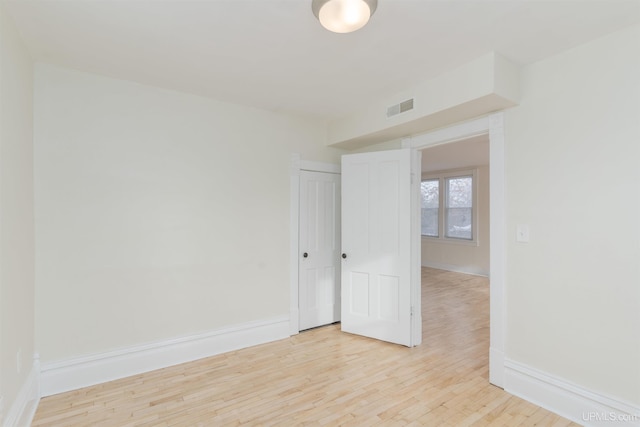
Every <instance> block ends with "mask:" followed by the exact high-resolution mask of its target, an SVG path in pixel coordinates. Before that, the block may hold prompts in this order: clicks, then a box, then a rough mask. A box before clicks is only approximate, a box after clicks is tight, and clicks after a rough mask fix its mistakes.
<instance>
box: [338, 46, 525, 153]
mask: <svg viewBox="0 0 640 427" xmlns="http://www.w3.org/2000/svg"><path fill="white" fill-rule="evenodd" d="M519 72H520V67H519V66H517V65H515V64H514V63H512V62H511V61H509V60H507V59H505V58H504V57H502V56H500V55H498V54H496V53H495V52H489V53H487V54H485V55H483V56H481V57H479V58H477V59H475V60H473V61H471V62H468V63H466V64H463V65H461V66H459V67H457V68H455V69H453V70H451V71H448V72H446V73H443V74H441V75H439V76H436V77H435V78H433V79H430V80H427V81H425V82H424V83H422V84H420V85H418V86H415V87H412V88H408V89H407V90H406V91H403V92H401V93H397V94H395V95H393V96H391V97H388V98H387V99H382V100H380V101H379V102H376V103H373V104H371V105H370V106H369V107H367V108H366V109H364V110H362V111H357V112H355V113H354V114H352V115H349V116H347V117H343V118H341V119H337V120H333V121H331V122H330V123H329V126H328V129H329V131H328V139H329V141H328V142H329V145H332V146H336V147H342V148H346V149H350V150H355V149H358V148H362V147H366V146H369V145H371V144H378V143H384V142H385V141H390V140H392V139H400V138H403V137H406V136H408V135H415V134H419V133H424V132H425V131H427V130H429V129H436V128H439V127H443V126H447V125H449V124H452V123H456V122H460V121H463V120H468V119H470V118H473V117H477V116H480V115H482V114H487V113H490V112H492V111H497V110H501V109H504V108H508V107H512V106H514V105H517V102H518V99H519V97H520V91H519ZM408 99H413V100H414V102H413V105H414V108H413V110H409V111H407V112H405V113H402V114H398V115H395V116H391V117H387V108H388V107H390V106H392V105H396V104H399V103H401V102H403V101H406V100H408Z"/></svg>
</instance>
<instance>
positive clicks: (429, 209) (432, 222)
mask: <svg viewBox="0 0 640 427" xmlns="http://www.w3.org/2000/svg"><path fill="white" fill-rule="evenodd" d="M420 188H421V192H422V235H423V236H430V237H438V236H439V234H438V211H439V208H440V181H439V180H437V179H430V180H428V181H422V184H421V186H420Z"/></svg>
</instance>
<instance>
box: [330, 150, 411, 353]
mask: <svg viewBox="0 0 640 427" xmlns="http://www.w3.org/2000/svg"><path fill="white" fill-rule="evenodd" d="M419 169H420V163H419V153H417V152H416V151H415V150H409V149H404V150H391V151H380V152H374V153H362V154H350V155H345V156H343V157H342V252H343V254H342V257H343V260H342V330H343V331H345V332H350V333H354V334H358V335H364V336H367V337H371V338H376V339H380V340H383V341H389V342H393V343H397V344H402V345H406V346H409V347H411V346H415V345H418V344H420V342H421V337H422V331H421V318H420V245H419V243H420V242H419V239H420V223H419V199H418V198H419V192H418V191H417V188H418V187H417V186H419V182H420V170H419Z"/></svg>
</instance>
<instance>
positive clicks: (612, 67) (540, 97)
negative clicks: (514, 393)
mask: <svg viewBox="0 0 640 427" xmlns="http://www.w3.org/2000/svg"><path fill="white" fill-rule="evenodd" d="M638 76H640V27H638V26H635V27H632V28H628V29H626V30H623V31H620V32H617V33H614V34H611V35H609V36H607V37H604V38H601V39H598V40H596V41H593V42H590V43H588V44H585V45H581V46H579V47H576V48H574V49H572V50H570V51H567V52H565V53H562V54H560V55H557V56H554V57H552V58H548V59H546V60H543V61H540V62H538V63H535V64H533V65H530V66H528V67H526V68H524V70H523V74H522V100H521V104H520V106H519V107H517V108H514V109H512V110H508V112H507V115H506V127H505V131H506V186H507V206H508V212H507V215H508V223H507V230H508V234H507V236H508V240H507V259H508V271H507V294H506V301H507V304H508V305H507V310H506V312H507V319H508V322H507V323H508V327H507V340H506V346H507V348H506V352H507V357H508V358H509V359H512V360H515V361H517V362H519V363H522V364H525V365H527V366H531V367H533V368H535V369H538V370H540V371H543V372H546V373H548V374H549V375H551V376H555V377H558V378H562V379H564V380H566V381H568V382H570V383H573V384H576V385H578V386H580V387H583V388H585V389H587V390H590V391H592V392H595V393H599V394H602V395H604V396H607V397H611V398H613V399H616V400H619V401H622V402H628V403H630V404H633V405H636V407H637V405H639V404H640V364H639V363H638V361H639V360H640V340H638V331H640V310H639V309H638V304H639V302H640V285H639V284H640V262H639V260H640V221H639V220H638V219H639V218H640V191H639V189H638V183H640V168H639V167H638V159H640V143H639V141H640V84H639V81H638ZM517 224H527V225H529V227H530V242H529V243H518V242H516V240H515V233H516V226H517ZM576 416H579V414H576Z"/></svg>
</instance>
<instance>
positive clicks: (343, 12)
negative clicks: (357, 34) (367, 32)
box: [311, 0, 378, 33]
mask: <svg viewBox="0 0 640 427" xmlns="http://www.w3.org/2000/svg"><path fill="white" fill-rule="evenodd" d="M376 7H378V0H312V1H311V10H313V14H314V15H315V16H316V18H318V20H319V21H320V23H321V24H322V26H323V27H324V28H326V29H327V30H329V31H333V32H334V33H350V32H352V31H356V30H359V29H360V28H362V27H364V26H365V25H367V22H369V18H370V17H371V16H372V15H373V12H375V11H376Z"/></svg>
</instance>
